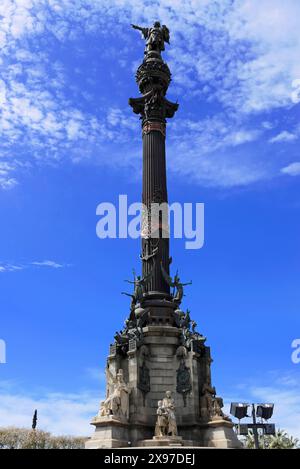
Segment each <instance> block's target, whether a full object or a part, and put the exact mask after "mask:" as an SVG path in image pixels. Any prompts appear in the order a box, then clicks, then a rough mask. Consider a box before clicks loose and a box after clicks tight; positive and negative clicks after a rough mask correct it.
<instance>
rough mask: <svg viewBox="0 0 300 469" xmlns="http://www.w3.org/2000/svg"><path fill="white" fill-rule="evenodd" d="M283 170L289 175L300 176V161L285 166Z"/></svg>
mask: <svg viewBox="0 0 300 469" xmlns="http://www.w3.org/2000/svg"><path fill="white" fill-rule="evenodd" d="M281 172H282V173H283V174H288V175H289V176H300V162H295V163H291V164H289V165H288V166H286V167H285V168H282V169H281Z"/></svg>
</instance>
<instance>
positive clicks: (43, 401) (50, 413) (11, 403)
mask: <svg viewBox="0 0 300 469" xmlns="http://www.w3.org/2000/svg"><path fill="white" fill-rule="evenodd" d="M100 397H101V396H98V395H96V393H89V392H79V393H74V394H71V393H59V392H57V393H51V392H48V393H45V394H44V395H40V396H34V395H30V394H26V393H25V392H22V393H21V392H16V391H15V392H14V390H13V389H9V390H5V389H4V390H3V391H0V422H1V427H5V426H18V427H27V428H30V426H31V423H32V415H33V412H34V410H35V409H37V410H38V428H40V429H41V430H45V431H49V432H51V433H53V434H54V435H76V436H87V437H88V436H89V435H90V434H91V433H92V432H93V427H91V425H90V421H91V419H92V417H94V416H95V415H96V413H97V410H98V407H99V402H100Z"/></svg>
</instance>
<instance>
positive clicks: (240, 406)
mask: <svg viewBox="0 0 300 469" xmlns="http://www.w3.org/2000/svg"><path fill="white" fill-rule="evenodd" d="M250 407H251V414H250V415H249V413H248V409H249V408H250ZM273 410H274V404H248V403H246V402H243V403H241V402H232V403H231V406H230V414H231V415H233V416H234V417H235V418H237V419H238V421H239V423H238V434H239V435H248V431H249V429H251V430H253V436H254V445H255V449H259V440H258V429H262V430H263V434H265V435H274V434H275V425H274V424H269V423H263V420H266V421H268V420H269V419H270V418H271V417H272V415H273ZM245 417H252V420H253V423H248V424H243V425H240V420H241V419H243V418H245ZM256 417H260V418H261V419H262V421H261V423H257V421H256Z"/></svg>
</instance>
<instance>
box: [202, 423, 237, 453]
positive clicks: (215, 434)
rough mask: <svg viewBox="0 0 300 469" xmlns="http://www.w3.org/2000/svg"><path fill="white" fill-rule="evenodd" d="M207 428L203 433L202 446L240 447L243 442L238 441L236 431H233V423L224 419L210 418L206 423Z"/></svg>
mask: <svg viewBox="0 0 300 469" xmlns="http://www.w3.org/2000/svg"><path fill="white" fill-rule="evenodd" d="M207 426H208V428H207V429H206V430H205V434H204V446H207V447H208V448H223V449H225V448H229V449H230V448H231V449H233V448H235V449H238V448H242V447H243V444H242V443H241V441H239V439H238V437H237V435H236V433H235V432H234V431H233V423H232V422H230V421H228V420H224V419H219V420H217V419H216V420H212V421H210V422H208V424H207Z"/></svg>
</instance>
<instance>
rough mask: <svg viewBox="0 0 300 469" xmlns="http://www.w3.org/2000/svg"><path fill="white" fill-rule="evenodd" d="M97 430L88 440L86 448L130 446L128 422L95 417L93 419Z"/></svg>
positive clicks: (108, 417)
mask: <svg viewBox="0 0 300 469" xmlns="http://www.w3.org/2000/svg"><path fill="white" fill-rule="evenodd" d="M92 424H93V425H95V427H96V430H95V433H94V434H93V435H92V437H91V438H90V439H89V440H87V441H86V443H85V449H104V448H128V446H129V434H128V427H129V426H128V423H127V422H122V420H120V419H117V418H115V417H114V416H113V415H109V416H107V417H95V418H94V420H93V421H92Z"/></svg>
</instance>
